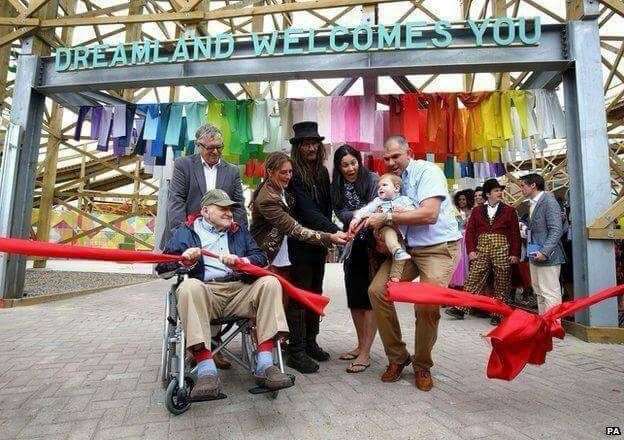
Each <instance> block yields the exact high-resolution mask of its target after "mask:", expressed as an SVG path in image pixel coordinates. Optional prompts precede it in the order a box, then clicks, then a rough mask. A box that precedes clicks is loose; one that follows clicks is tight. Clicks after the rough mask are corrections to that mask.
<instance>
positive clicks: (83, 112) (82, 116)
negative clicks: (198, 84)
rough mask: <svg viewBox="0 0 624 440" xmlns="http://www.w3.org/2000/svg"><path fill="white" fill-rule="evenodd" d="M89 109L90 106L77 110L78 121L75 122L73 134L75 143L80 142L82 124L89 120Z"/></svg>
mask: <svg viewBox="0 0 624 440" xmlns="http://www.w3.org/2000/svg"><path fill="white" fill-rule="evenodd" d="M91 108H92V106H90V105H83V106H81V107H80V110H78V120H77V121H76V131H75V132H74V140H75V141H79V140H80V136H81V134H82V124H84V121H85V120H86V119H89V116H90V115H91Z"/></svg>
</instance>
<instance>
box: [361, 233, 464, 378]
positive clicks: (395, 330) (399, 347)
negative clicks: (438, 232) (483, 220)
mask: <svg viewBox="0 0 624 440" xmlns="http://www.w3.org/2000/svg"><path fill="white" fill-rule="evenodd" d="M410 254H411V255H412V259H411V260H409V261H407V263H406V264H405V268H404V269H403V274H402V276H401V280H402V281H412V280H414V279H415V278H416V277H418V276H419V275H420V281H422V282H424V283H430V284H435V285H438V286H444V287H446V286H448V283H449V281H450V280H451V276H452V275H453V271H454V270H455V266H456V263H457V259H458V256H459V242H450V243H441V244H438V245H434V246H426V247H420V248H414V249H411V250H410ZM391 264H392V261H391V259H387V260H386V261H384V263H383V264H382V265H381V267H380V268H379V270H378V271H377V273H376V274H375V277H374V278H373V281H372V282H371V284H370V286H369V288H368V294H369V296H370V299H371V304H372V305H373V311H374V312H375V318H376V319H377V325H378V328H379V335H380V337H381V341H382V343H383V346H384V350H385V351H386V355H387V356H388V360H389V361H390V362H392V363H395V364H399V363H403V362H405V360H406V359H407V358H408V357H409V352H408V351H407V349H406V348H405V342H403V337H402V335H401V326H400V325H399V319H398V317H397V314H396V309H395V307H394V303H392V302H390V301H388V300H387V299H386V283H387V282H388V279H389V274H390V266H391ZM414 312H415V316H416V318H417V319H416V334H415V338H414V339H415V341H414V358H413V363H414V368H424V369H429V368H431V367H432V366H433V359H432V357H431V350H432V349H433V346H434V345H435V342H436V339H437V337H438V321H439V320H440V307H438V306H415V307H414Z"/></svg>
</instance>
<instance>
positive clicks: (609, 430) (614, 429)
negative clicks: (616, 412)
mask: <svg viewBox="0 0 624 440" xmlns="http://www.w3.org/2000/svg"><path fill="white" fill-rule="evenodd" d="M605 434H606V435H622V429H621V428H620V427H619V426H607V427H606V428H605Z"/></svg>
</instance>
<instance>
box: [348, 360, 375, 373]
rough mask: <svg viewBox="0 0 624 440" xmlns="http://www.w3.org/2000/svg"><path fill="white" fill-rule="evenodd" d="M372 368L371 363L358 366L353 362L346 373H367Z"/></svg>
mask: <svg viewBox="0 0 624 440" xmlns="http://www.w3.org/2000/svg"><path fill="white" fill-rule="evenodd" d="M370 366H371V364H370V363H368V364H356V363H354V362H351V365H349V366H348V367H347V370H346V371H347V373H362V372H364V371H366V369H367V368H368V367H370Z"/></svg>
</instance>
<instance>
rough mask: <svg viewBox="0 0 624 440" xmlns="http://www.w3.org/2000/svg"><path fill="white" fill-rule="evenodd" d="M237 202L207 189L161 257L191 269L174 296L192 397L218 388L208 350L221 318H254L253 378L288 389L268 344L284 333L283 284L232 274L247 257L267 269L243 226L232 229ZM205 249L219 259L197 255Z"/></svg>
mask: <svg viewBox="0 0 624 440" xmlns="http://www.w3.org/2000/svg"><path fill="white" fill-rule="evenodd" d="M236 205H237V203H236V202H234V201H232V200H231V199H230V198H229V197H228V195H227V194H226V193H225V192H223V191H221V190H219V189H213V190H211V191H208V192H207V193H206V195H205V196H204V197H203V198H202V201H201V206H202V208H201V212H200V214H199V215H198V216H197V217H196V218H190V219H189V220H188V222H187V223H186V224H184V225H182V226H180V227H178V228H176V229H175V230H174V231H173V235H172V237H171V238H170V239H169V241H168V242H167V246H166V247H165V253H168V254H174V255H182V257H183V258H184V259H185V264H187V265H190V266H191V269H190V271H189V279H187V280H185V281H183V282H182V284H180V286H179V287H178V290H177V292H176V294H177V297H178V313H179V314H180V320H181V321H182V325H183V327H184V332H185V334H186V348H187V349H188V350H190V351H191V352H192V353H193V356H194V358H195V361H197V375H198V381H197V383H196V384H195V386H194V387H193V389H192V391H191V398H192V399H194V400H202V399H209V398H214V397H216V396H217V395H218V394H219V393H220V389H221V384H220V380H219V375H218V373H217V367H216V365H215V362H214V359H213V357H212V352H211V340H212V335H211V329H210V320H211V319H213V318H221V317H224V316H234V315H235V316H248V317H252V318H255V320H256V334H257V339H258V354H257V357H256V370H255V372H254V376H255V378H256V381H257V382H258V384H259V385H264V386H265V387H267V388H269V389H274V390H276V389H280V388H285V387H288V386H291V385H292V380H291V379H290V377H289V376H288V375H286V374H285V373H282V372H281V371H280V369H279V368H278V367H277V366H275V365H273V356H272V351H273V342H274V340H275V338H276V337H279V336H280V335H282V334H285V333H287V332H288V325H287V323H286V316H285V314H284V307H283V305H282V286H281V284H280V283H279V281H278V280H277V278H275V277H273V276H264V277H261V278H258V279H256V280H251V279H247V278H246V277H244V276H241V275H240V274H238V273H236V272H234V271H233V270H232V268H233V267H234V265H235V263H236V260H237V259H239V258H243V259H246V260H247V261H248V262H249V263H251V264H254V265H256V266H260V267H262V266H266V265H267V258H266V255H265V254H264V252H263V251H262V250H260V248H258V246H257V245H256V242H255V241H254V239H253V238H252V237H251V234H250V233H249V231H248V230H247V228H246V227H245V226H238V225H233V223H232V208H234V207H236ZM202 249H207V250H209V251H210V252H212V253H214V254H218V255H219V256H220V258H218V259H217V258H212V257H207V256H202V252H201V250H202ZM175 265H177V263H165V264H160V265H158V266H157V270H158V272H168V271H171V270H172V269H175V267H174V266H175Z"/></svg>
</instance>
